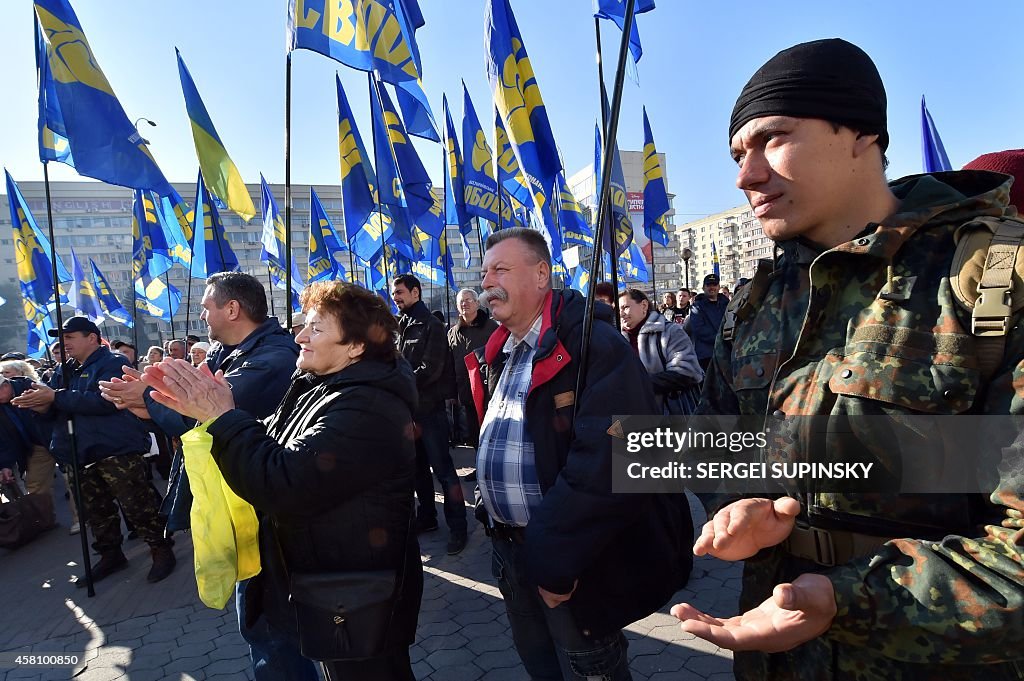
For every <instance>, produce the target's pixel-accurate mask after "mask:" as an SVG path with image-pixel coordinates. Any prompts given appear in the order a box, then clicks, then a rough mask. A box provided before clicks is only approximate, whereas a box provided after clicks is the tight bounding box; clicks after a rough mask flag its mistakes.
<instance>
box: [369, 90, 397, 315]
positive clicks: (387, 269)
mask: <svg viewBox="0 0 1024 681" xmlns="http://www.w3.org/2000/svg"><path fill="white" fill-rule="evenodd" d="M366 82H367V83H369V85H370V96H371V97H374V96H376V95H375V93H374V89H373V85H374V83H373V73H372V72H370V71H367V72H366ZM380 108H381V111H383V110H384V103H383V102H381V103H380ZM370 117H371V118H372V117H373V104H372V102H371V104H370ZM370 123H371V125H372V123H373V121H370ZM390 134H391V133H390V132H389V133H388V135H390ZM370 141H372V142H373V167H374V169H376V171H377V186H376V190H377V222H378V225H379V226H380V240H381V246H380V247H381V250H382V251H383V252H384V282H385V285H386V286H387V289H388V292H389V293H388V295H390V291H391V265H390V263H389V262H388V243H387V240H386V239H385V238H384V207H383V206H382V205H381V201H380V170H379V169H380V159H379V158H377V135H376V134H371V135H370ZM370 265H371V267H372V266H373V263H370ZM367 283H368V284H370V287H371V288H372V287H373V281H369V282H367Z"/></svg>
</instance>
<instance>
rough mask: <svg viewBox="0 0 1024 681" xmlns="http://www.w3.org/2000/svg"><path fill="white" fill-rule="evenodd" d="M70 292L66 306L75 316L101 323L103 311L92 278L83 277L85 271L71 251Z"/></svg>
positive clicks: (73, 251)
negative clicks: (69, 307) (73, 311)
mask: <svg viewBox="0 0 1024 681" xmlns="http://www.w3.org/2000/svg"><path fill="white" fill-rule="evenodd" d="M71 276H72V277H74V279H73V280H72V282H71V283H72V285H71V290H70V291H69V292H68V305H70V306H71V307H73V308H75V314H76V315H81V316H83V317H88V318H89V320H90V321H93V322H96V323H97V324H102V323H103V309H102V308H101V307H100V301H99V297H98V296H97V295H96V287H95V286H94V285H93V283H92V277H86V276H85V269H84V268H83V267H82V263H81V261H79V259H78V256H77V255H76V254H75V249H73V248H72V249H71Z"/></svg>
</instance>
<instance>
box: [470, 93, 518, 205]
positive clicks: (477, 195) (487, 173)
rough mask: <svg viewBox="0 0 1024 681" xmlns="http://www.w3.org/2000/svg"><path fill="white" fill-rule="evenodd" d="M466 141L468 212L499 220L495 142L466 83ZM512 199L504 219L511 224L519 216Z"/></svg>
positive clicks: (505, 203) (505, 201) (506, 202)
mask: <svg viewBox="0 0 1024 681" xmlns="http://www.w3.org/2000/svg"><path fill="white" fill-rule="evenodd" d="M462 92H463V97H462V102H463V105H462V142H463V143H464V144H465V145H466V156H465V160H466V161H468V162H467V163H464V164H463V174H464V183H465V185H464V193H463V196H464V198H465V203H466V211H467V212H468V213H470V214H471V215H475V216H476V217H478V218H483V219H484V220H489V221H491V222H494V223H497V222H498V194H497V191H498V181H497V180H496V179H495V177H494V161H493V158H494V157H493V155H492V154H491V145H490V144H488V143H487V136H486V135H485V134H484V129H483V128H482V127H481V126H480V119H479V118H477V115H476V109H475V108H474V106H473V100H471V99H470V98H469V91H468V90H467V89H466V85H465V83H463V85H462ZM514 215H515V214H514V213H513V211H512V202H511V201H508V200H503V203H502V206H501V222H502V224H504V225H511V224H512V223H513V221H514V219H515V216H514Z"/></svg>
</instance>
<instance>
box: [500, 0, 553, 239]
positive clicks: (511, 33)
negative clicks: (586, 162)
mask: <svg viewBox="0 0 1024 681" xmlns="http://www.w3.org/2000/svg"><path fill="white" fill-rule="evenodd" d="M484 41H485V46H484V48H485V49H484V55H485V59H486V62H487V76H488V78H489V80H490V82H491V89H492V90H493V91H494V104H495V106H496V107H497V109H498V112H499V114H500V115H501V119H502V121H503V122H504V123H505V129H506V130H507V131H508V138H509V141H510V142H511V144H512V148H513V150H514V152H515V156H516V158H517V159H518V161H519V167H520V168H521V169H522V172H523V175H524V176H525V177H526V179H527V181H528V182H529V185H530V189H531V192H532V195H533V202H534V206H533V208H534V210H535V211H536V212H537V213H538V214H540V215H542V216H544V220H545V221H548V220H551V219H553V218H552V212H551V203H552V202H551V195H552V191H553V189H552V188H553V187H554V184H555V175H556V174H557V173H558V171H559V170H561V169H562V162H561V160H560V159H559V157H558V149H557V147H556V146H555V137H554V135H553V134H552V132H551V123H550V122H549V121H548V114H547V109H546V108H545V107H544V100H543V98H542V97H541V94H540V87H539V86H538V85H537V78H536V76H535V75H534V73H533V67H532V66H531V65H530V57H529V55H527V53H526V46H525V45H524V43H523V37H522V34H521V33H520V32H519V27H518V26H517V25H516V19H515V16H514V15H513V14H512V8H511V7H510V6H509V3H508V0H488V3H487V15H486V18H485V20H484Z"/></svg>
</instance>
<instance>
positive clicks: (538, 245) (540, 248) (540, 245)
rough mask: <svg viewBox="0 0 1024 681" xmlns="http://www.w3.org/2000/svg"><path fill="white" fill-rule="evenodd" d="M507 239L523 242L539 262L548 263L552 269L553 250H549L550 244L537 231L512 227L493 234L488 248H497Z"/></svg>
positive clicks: (489, 239) (488, 238) (488, 241)
mask: <svg viewBox="0 0 1024 681" xmlns="http://www.w3.org/2000/svg"><path fill="white" fill-rule="evenodd" d="M506 239H516V240H518V241H521V242H523V243H524V244H525V245H526V246H527V248H529V249H530V252H532V253H533V254H534V255H536V256H537V261H538V262H544V263H547V266H548V267H551V250H550V249H549V248H548V242H547V241H545V240H544V235H543V234H541V233H540V232H538V231H537V230H535V229H528V228H526V227H510V228H508V229H501V230H498V231H497V232H491V235H490V236H489V237H487V248H488V249H490V248H492V247H494V246H497V245H498V244H500V243H501V242H502V241H505V240H506Z"/></svg>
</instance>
